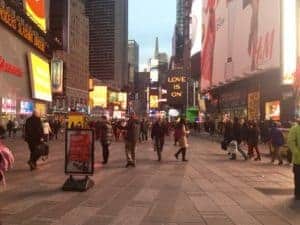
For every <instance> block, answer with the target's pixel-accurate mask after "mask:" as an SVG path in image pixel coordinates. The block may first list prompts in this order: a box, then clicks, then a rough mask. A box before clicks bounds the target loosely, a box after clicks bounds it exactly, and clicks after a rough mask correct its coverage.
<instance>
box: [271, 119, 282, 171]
mask: <svg viewBox="0 0 300 225" xmlns="http://www.w3.org/2000/svg"><path fill="white" fill-rule="evenodd" d="M270 139H271V144H272V148H273V150H272V152H271V154H272V161H271V163H274V162H275V160H276V159H278V161H279V162H278V165H282V164H283V162H282V157H281V153H280V147H282V146H283V145H284V137H283V134H282V131H281V130H280V129H279V127H278V125H277V124H276V123H273V124H272V125H271V131H270Z"/></svg>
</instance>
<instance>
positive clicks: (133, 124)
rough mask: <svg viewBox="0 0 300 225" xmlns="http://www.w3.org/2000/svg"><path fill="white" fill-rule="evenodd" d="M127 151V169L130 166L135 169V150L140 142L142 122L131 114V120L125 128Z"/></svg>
mask: <svg viewBox="0 0 300 225" xmlns="http://www.w3.org/2000/svg"><path fill="white" fill-rule="evenodd" d="M124 130H125V131H126V133H125V151H126V159H127V164H126V168H128V167H129V166H133V167H135V163H136V161H135V150H136V144H137V142H138V140H139V134H140V122H139V120H138V119H137V118H136V116H135V113H131V114H130V118H129V120H128V121H127V125H126V126H125V128H124Z"/></svg>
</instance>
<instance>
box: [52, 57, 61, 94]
mask: <svg viewBox="0 0 300 225" xmlns="http://www.w3.org/2000/svg"><path fill="white" fill-rule="evenodd" d="M63 73H64V62H63V61H62V60H60V59H53V60H51V84H52V92H53V93H56V94H61V93H63Z"/></svg>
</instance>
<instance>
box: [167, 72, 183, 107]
mask: <svg viewBox="0 0 300 225" xmlns="http://www.w3.org/2000/svg"><path fill="white" fill-rule="evenodd" d="M186 88H187V78H186V76H184V75H183V71H182V70H175V71H171V73H170V74H169V77H168V95H167V102H168V104H169V105H170V106H178V105H183V104H186Z"/></svg>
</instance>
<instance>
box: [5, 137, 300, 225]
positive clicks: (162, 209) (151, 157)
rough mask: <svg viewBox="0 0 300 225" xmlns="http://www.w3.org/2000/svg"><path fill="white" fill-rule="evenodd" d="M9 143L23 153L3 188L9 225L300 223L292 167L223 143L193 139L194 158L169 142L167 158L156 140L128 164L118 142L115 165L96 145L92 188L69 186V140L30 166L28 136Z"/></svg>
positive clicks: (113, 158)
mask: <svg viewBox="0 0 300 225" xmlns="http://www.w3.org/2000/svg"><path fill="white" fill-rule="evenodd" d="M7 144H8V145H9V147H10V148H11V149H12V150H13V152H14V153H15V156H16V164H15V167H14V169H13V170H11V171H10V172H9V173H8V174H7V183H8V185H7V187H6V188H5V189H4V188H2V189H1V190H0V221H1V222H2V225H234V224H235V225H256V224H266V225H269V224H270V225H288V224H293V225H297V224H300V203H295V202H294V201H293V200H292V195H293V176H292V172H291V167H290V166H281V167H278V166H274V165H271V164H270V163H269V159H264V160H263V162H254V161H247V162H245V161H243V160H242V159H239V160H237V161H230V160H228V157H227V155H226V154H225V153H224V152H223V151H221V150H220V149H219V145H218V144H216V143H212V142H210V141H207V140H204V139H199V138H195V137H191V138H190V148H189V150H188V158H189V162H188V163H182V162H180V161H176V160H175V158H174V156H173V155H174V153H175V151H176V150H177V149H176V148H175V147H174V146H173V145H172V142H171V141H167V144H166V146H165V151H164V153H163V161H162V162H161V163H159V162H157V161H156V155H155V153H154V152H153V150H152V146H151V143H150V142H148V143H143V144H140V145H139V146H138V150H137V167H136V168H130V169H125V168H124V166H125V155H124V146H123V144H122V143H114V144H113V146H112V149H111V159H110V162H109V164H108V165H107V166H105V167H103V166H102V165H101V164H100V162H101V160H102V159H101V154H100V149H101V148H100V145H99V144H97V146H96V153H97V154H96V170H95V175H94V176H93V179H94V181H95V183H96V185H95V186H94V187H93V188H92V189H91V190H89V191H88V192H85V193H68V192H62V191H61V186H62V184H63V183H64V181H65V179H66V178H67V177H66V176H65V175H64V172H63V171H64V149H63V142H62V141H57V142H52V143H51V155H50V158H49V159H48V161H46V162H40V165H39V169H38V170H37V171H34V172H30V171H29V169H28V166H27V164H26V161H27V157H28V149H27V146H26V144H25V143H24V142H23V141H21V140H16V141H8V142H7Z"/></svg>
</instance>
